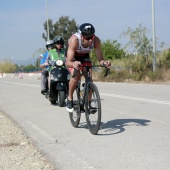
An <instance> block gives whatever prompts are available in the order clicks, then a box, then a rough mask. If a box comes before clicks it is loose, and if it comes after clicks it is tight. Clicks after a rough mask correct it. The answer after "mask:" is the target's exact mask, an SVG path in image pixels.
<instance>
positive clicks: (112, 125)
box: [99, 119, 151, 135]
mask: <svg viewBox="0 0 170 170" xmlns="http://www.w3.org/2000/svg"><path fill="white" fill-rule="evenodd" d="M150 122H151V121H150V120H146V119H116V120H111V121H108V122H107V123H102V124H101V129H100V131H99V133H100V134H99V135H115V134H118V133H122V132H124V131H125V130H126V127H129V126H148V125H149V123H150ZM103 132H104V133H103Z"/></svg>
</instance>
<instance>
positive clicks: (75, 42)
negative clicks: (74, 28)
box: [68, 35, 78, 50]
mask: <svg viewBox="0 0 170 170" xmlns="http://www.w3.org/2000/svg"><path fill="white" fill-rule="evenodd" d="M68 45H69V46H68V48H72V49H75V50H76V49H77V48H78V39H77V37H76V36H75V35H72V36H71V37H70V39H69V41H68Z"/></svg>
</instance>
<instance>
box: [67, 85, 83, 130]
mask: <svg viewBox="0 0 170 170" xmlns="http://www.w3.org/2000/svg"><path fill="white" fill-rule="evenodd" d="M79 94H80V90H79V89H78V88H76V90H75V91H74V94H73V99H74V100H73V107H74V108H73V109H74V110H73V112H69V117H70V121H71V124H72V126H73V127H78V125H79V122H80V118H81V111H80V96H79Z"/></svg>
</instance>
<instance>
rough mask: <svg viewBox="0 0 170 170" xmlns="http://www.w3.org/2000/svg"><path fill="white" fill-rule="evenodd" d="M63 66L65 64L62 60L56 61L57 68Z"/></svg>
mask: <svg viewBox="0 0 170 170" xmlns="http://www.w3.org/2000/svg"><path fill="white" fill-rule="evenodd" d="M63 64H64V62H63V61H62V60H57V61H56V65H57V66H62V65H63Z"/></svg>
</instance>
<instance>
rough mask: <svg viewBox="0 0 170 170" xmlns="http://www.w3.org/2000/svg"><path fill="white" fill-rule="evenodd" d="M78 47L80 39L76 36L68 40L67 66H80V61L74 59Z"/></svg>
mask: <svg viewBox="0 0 170 170" xmlns="http://www.w3.org/2000/svg"><path fill="white" fill-rule="evenodd" d="M77 48H78V39H77V38H76V37H75V36H72V37H71V38H70V39H69V42H68V50H67V59H66V67H68V68H69V67H74V68H78V65H80V64H81V63H80V62H79V61H74V56H75V52H76V50H77Z"/></svg>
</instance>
